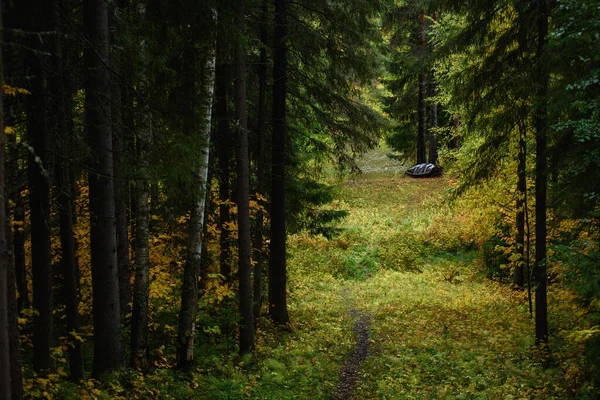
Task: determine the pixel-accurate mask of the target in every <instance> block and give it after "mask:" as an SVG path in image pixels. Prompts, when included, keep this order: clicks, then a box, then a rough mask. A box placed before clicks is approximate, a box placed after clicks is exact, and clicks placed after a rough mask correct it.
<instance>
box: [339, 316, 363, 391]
mask: <svg viewBox="0 0 600 400" xmlns="http://www.w3.org/2000/svg"><path fill="white" fill-rule="evenodd" d="M350 314H351V315H352V316H354V318H355V319H356V322H355V325H354V334H355V335H356V345H355V347H354V350H353V351H352V354H351V355H350V358H348V360H346V362H345V363H344V366H343V367H342V369H341V371H340V379H339V381H338V384H337V387H336V392H335V396H334V399H335V400H345V399H352V396H353V394H354V391H355V389H356V384H357V383H358V380H359V378H360V376H361V363H362V362H363V361H364V360H365V359H366V358H367V356H368V355H369V327H370V325H371V318H372V317H371V315H370V314H365V313H363V312H361V311H357V310H351V311H350Z"/></svg>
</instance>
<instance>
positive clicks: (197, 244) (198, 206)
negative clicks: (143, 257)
mask: <svg viewBox="0 0 600 400" xmlns="http://www.w3.org/2000/svg"><path fill="white" fill-rule="evenodd" d="M213 18H214V20H215V21H216V19H217V12H216V10H213ZM216 51H217V48H216V41H215V42H213V46H212V48H210V49H209V54H208V55H207V56H206V63H205V65H204V79H203V81H204V82H203V90H204V96H203V105H202V107H203V114H204V115H203V126H202V130H201V135H202V136H201V140H202V142H203V144H204V146H203V149H202V152H201V155H200V163H199V164H200V166H199V168H198V171H197V175H196V180H197V183H196V188H197V191H196V194H195V200H194V204H193V206H192V210H191V211H192V212H191V216H190V231H189V242H188V259H187V262H186V264H185V267H184V276H183V287H182V290H181V310H180V312H179V330H178V336H177V346H178V349H177V368H179V369H183V370H189V369H190V367H191V364H192V362H193V360H194V335H195V330H196V313H197V309H198V277H199V275H200V268H201V262H202V244H203V243H202V241H203V238H202V231H203V227H204V217H205V210H206V191H207V188H208V168H209V159H210V131H211V127H212V102H213V98H214V92H215V67H216V65H215V64H216Z"/></svg>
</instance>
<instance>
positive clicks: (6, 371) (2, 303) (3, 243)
mask: <svg viewBox="0 0 600 400" xmlns="http://www.w3.org/2000/svg"><path fill="white" fill-rule="evenodd" d="M0 15H2V0H0ZM2 26H3V25H2V18H0V42H2V40H1V39H2V36H3V35H2V32H3V29H2ZM0 82H4V64H3V58H2V48H1V47H0ZM1 86H2V85H0V132H1V133H2V134H0V400H11V398H12V393H11V392H12V390H11V389H12V386H11V376H10V370H11V363H10V357H9V332H8V321H9V317H8V300H9V299H8V293H9V290H8V285H9V281H8V269H9V268H10V265H9V264H10V260H9V257H8V253H9V251H10V249H9V247H8V240H7V237H6V231H7V229H8V226H7V221H8V219H7V215H6V209H5V207H4V204H5V203H6V198H7V196H6V190H5V189H6V187H5V184H4V172H5V165H4V161H5V157H4V137H5V135H4V134H3V132H4V104H3V98H4V90H3V89H2V87H1Z"/></svg>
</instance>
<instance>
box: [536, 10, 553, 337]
mask: <svg viewBox="0 0 600 400" xmlns="http://www.w3.org/2000/svg"><path fill="white" fill-rule="evenodd" d="M538 7H539V8H538V21H537V28H538V49H537V63H538V65H537V71H536V77H535V80H536V83H537V95H538V100H537V106H536V116H535V126H536V160H535V161H536V162H535V203H536V208H535V220H536V223H535V237H536V240H535V284H536V288H535V339H536V343H537V344H539V345H544V344H547V343H548V299H547V293H546V281H547V267H546V261H547V260H546V238H547V231H546V200H547V186H548V176H547V175H548V165H547V164H548V161H547V159H546V143H547V131H548V115H547V114H548V110H547V103H548V100H547V96H548V69H547V68H548V66H547V65H546V61H545V58H546V37H547V35H548V17H549V14H550V10H549V4H548V0H538Z"/></svg>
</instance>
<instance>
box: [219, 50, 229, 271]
mask: <svg viewBox="0 0 600 400" xmlns="http://www.w3.org/2000/svg"><path fill="white" fill-rule="evenodd" d="M222 47H223V45H222V44H219V46H218V48H219V51H218V58H219V60H218V62H219V64H218V65H217V70H216V83H215V84H216V89H215V91H216V93H215V97H216V105H215V112H216V119H217V135H218V137H217V146H218V154H219V155H218V159H219V201H220V205H219V226H220V228H221V232H220V236H219V246H220V251H221V252H220V255H219V272H220V274H221V275H222V276H223V277H224V278H225V281H229V280H230V278H231V277H230V274H231V249H230V245H231V243H230V240H231V234H230V232H229V229H228V224H229V221H230V220H231V216H230V213H229V201H230V199H231V197H230V193H229V171H230V167H229V149H230V148H231V146H230V144H231V133H230V130H229V120H228V110H227V85H228V80H229V79H228V75H229V74H228V67H227V64H226V63H225V62H226V60H225V57H226V56H225V54H224V53H225V52H224V51H223V50H222Z"/></svg>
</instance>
